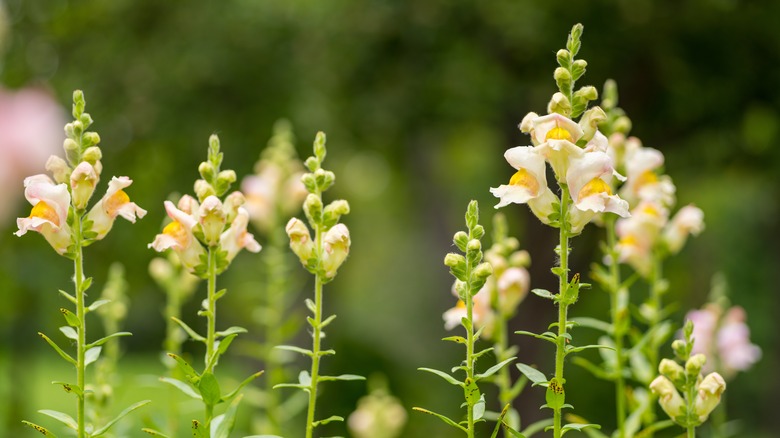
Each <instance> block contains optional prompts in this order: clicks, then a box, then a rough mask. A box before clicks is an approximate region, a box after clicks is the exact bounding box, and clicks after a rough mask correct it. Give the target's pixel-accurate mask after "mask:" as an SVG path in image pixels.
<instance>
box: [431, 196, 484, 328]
mask: <svg viewBox="0 0 780 438" xmlns="http://www.w3.org/2000/svg"><path fill="white" fill-rule="evenodd" d="M478 215H479V212H478V210H477V203H476V202H475V201H471V203H470V204H469V207H468V210H467V211H466V224H467V226H468V233H466V232H465V231H458V232H457V233H455V236H454V237H453V239H452V241H453V242H454V243H455V246H457V247H458V249H459V250H461V251H462V252H463V253H464V254H457V253H452V252H451V253H449V254H447V255H446V256H445V257H444V265H445V266H448V267H449V268H450V273H451V274H452V275H453V277H455V283H454V284H453V286H452V292H453V294H454V295H455V296H456V297H458V303H457V305H456V306H455V307H453V308H452V309H450V310H448V311H446V312H445V313H444V315H443V317H444V327H445V328H446V329H447V330H452V329H453V328H455V327H457V326H458V325H460V324H461V322H462V320H463V319H464V318H466V316H467V309H466V300H467V299H468V297H471V300H472V304H473V306H472V322H473V323H474V326H475V327H486V328H487V327H489V326H490V323H491V322H492V321H493V318H494V313H493V309H492V308H491V306H490V293H489V292H487V291H485V292H483V289H484V286H485V284H486V283H487V279H488V278H489V277H490V276H491V275H492V274H493V266H491V264H490V263H488V262H483V261H482V258H483V253H482V242H481V241H480V239H482V237H483V236H484V235H485V228H484V227H483V226H482V225H479V224H478V223H477V221H478V218H479V216H478ZM479 292H483V293H481V294H480V293H479ZM486 336H487V334H486Z"/></svg>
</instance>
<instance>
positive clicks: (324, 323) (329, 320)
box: [320, 315, 336, 329]
mask: <svg viewBox="0 0 780 438" xmlns="http://www.w3.org/2000/svg"><path fill="white" fill-rule="evenodd" d="M334 319H336V315H330V316H329V317H327V318H326V319H325V321H322V323H321V324H320V328H321V329H323V328H325V327H326V326H327V325H328V324H330V323H331V322H333V320H334Z"/></svg>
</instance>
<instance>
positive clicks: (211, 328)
mask: <svg viewBox="0 0 780 438" xmlns="http://www.w3.org/2000/svg"><path fill="white" fill-rule="evenodd" d="M208 259H209V260H208V261H209V263H208V288H207V292H208V296H207V301H208V308H207V309H206V319H207V321H208V322H207V328H206V369H205V370H204V371H203V372H204V373H213V372H214V366H215V364H216V361H212V360H211V357H212V356H213V355H214V350H215V344H216V332H217V328H216V327H217V300H216V294H217V250H216V248H209V253H208ZM213 416H214V406H212V405H210V404H208V403H206V417H205V421H206V434H207V435H208V434H209V432H208V431H209V427H210V426H211V419H212V417H213Z"/></svg>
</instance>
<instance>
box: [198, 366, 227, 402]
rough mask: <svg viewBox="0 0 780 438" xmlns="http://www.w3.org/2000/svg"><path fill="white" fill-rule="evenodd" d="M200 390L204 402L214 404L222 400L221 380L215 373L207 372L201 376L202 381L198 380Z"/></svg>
mask: <svg viewBox="0 0 780 438" xmlns="http://www.w3.org/2000/svg"><path fill="white" fill-rule="evenodd" d="M198 390H199V391H200V395H201V396H202V397H203V402H204V403H206V405H209V406H214V405H216V404H217V403H219V401H220V397H221V395H220V392H219V382H218V381H217V378H216V377H214V374H212V373H209V372H205V373H203V375H201V376H200V382H198Z"/></svg>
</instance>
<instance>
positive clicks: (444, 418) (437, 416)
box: [412, 407, 468, 433]
mask: <svg viewBox="0 0 780 438" xmlns="http://www.w3.org/2000/svg"><path fill="white" fill-rule="evenodd" d="M412 410H414V411H417V412H422V413H423V414H429V415H433V416H434V417H436V418H438V419H440V420H441V421H443V422H445V423H447V424H449V425H450V426H452V427H455V428H458V429H460V430H462V431H463V432H466V433H468V429H466V428H465V427H463V426H461V425H460V424H458V423H456V422H455V421H453V420H450V419H449V418H447V417H445V416H444V415H441V414H437V413H436V412H433V411H429V410H428V409H423V408H416V407H415V408H412Z"/></svg>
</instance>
